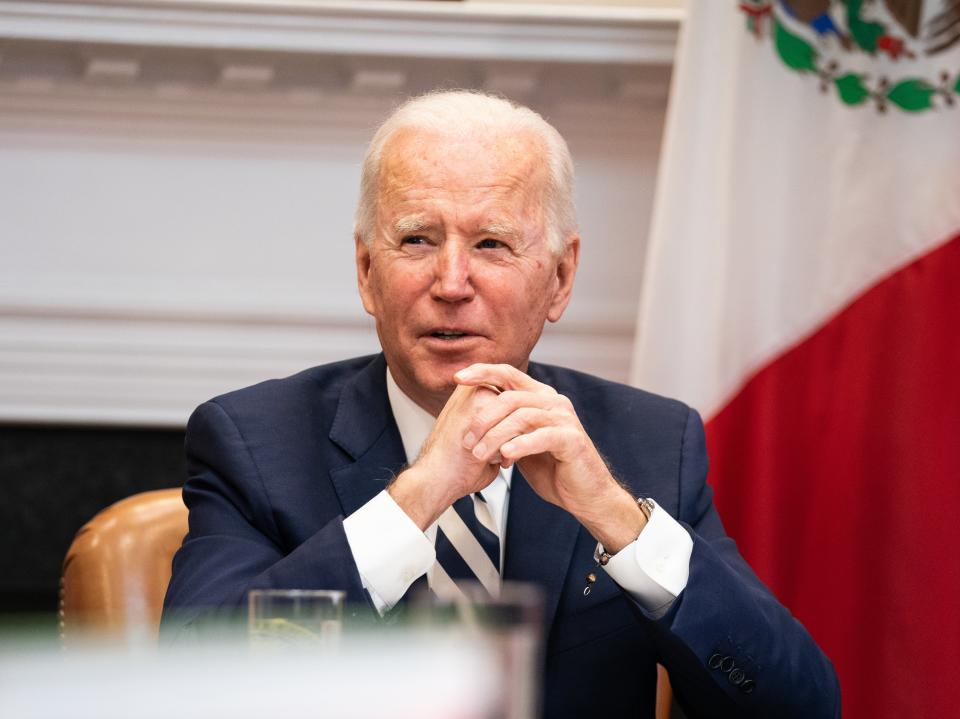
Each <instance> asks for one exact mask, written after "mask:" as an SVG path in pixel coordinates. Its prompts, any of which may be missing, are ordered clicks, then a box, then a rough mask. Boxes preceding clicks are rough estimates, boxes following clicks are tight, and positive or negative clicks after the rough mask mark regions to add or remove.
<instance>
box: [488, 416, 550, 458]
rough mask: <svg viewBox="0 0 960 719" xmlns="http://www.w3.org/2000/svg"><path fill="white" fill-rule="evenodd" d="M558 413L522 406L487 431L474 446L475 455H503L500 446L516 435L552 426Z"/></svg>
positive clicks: (489, 456)
mask: <svg viewBox="0 0 960 719" xmlns="http://www.w3.org/2000/svg"><path fill="white" fill-rule="evenodd" d="M556 421H557V415H554V414H551V413H550V411H549V410H544V409H538V408H534V407H521V408H519V409H518V410H516V411H515V412H511V413H510V414H509V415H508V416H507V417H505V418H504V419H503V421H501V422H498V423H497V424H496V425H494V426H493V427H491V428H490V431H488V432H486V433H485V434H484V435H483V436H482V437H480V439H479V441H478V442H477V444H476V445H475V446H474V448H473V456H474V457H476V458H477V459H479V460H483V461H488V462H489V461H492V460H493V457H495V456H501V457H502V453H501V451H500V446H501V445H502V444H504V443H505V442H509V441H510V440H512V439H513V438H514V437H517V436H519V435H522V434H527V433H530V432H533V431H535V430H536V429H538V428H540V427H546V426H552V425H553V424H554V423H556Z"/></svg>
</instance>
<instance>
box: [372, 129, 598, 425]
mask: <svg viewBox="0 0 960 719" xmlns="http://www.w3.org/2000/svg"><path fill="white" fill-rule="evenodd" d="M546 173H547V169H546V166H545V162H544V161H543V159H542V153H541V151H540V145H539V141H538V140H536V139H535V138H534V137H533V136H530V135H527V134H522V135H506V134H498V135H496V136H488V137H472V138H464V137H451V136H446V135H441V134H436V133H430V132H426V131H422V130H412V129H408V130H400V131H399V132H397V134H395V135H394V136H393V138H392V139H391V140H390V141H389V143H388V144H387V146H386V148H385V149H384V153H383V159H382V162H381V168H380V177H379V184H378V188H379V192H378V205H377V220H376V226H375V228H374V233H373V235H374V236H373V237H372V239H371V242H370V246H369V247H367V246H365V245H364V244H363V243H362V242H361V241H360V239H359V238H357V275H358V282H359V286H360V296H361V298H362V300H363V306H364V308H365V309H366V310H367V312H369V313H370V314H371V315H373V317H374V318H375V319H376V324H377V334H378V335H379V338H380V344H381V345H382V347H383V351H384V354H385V355H386V358H387V364H388V365H389V367H390V371H391V374H393V377H394V379H395V380H396V381H397V384H398V385H399V386H400V388H401V389H402V390H403V391H404V392H405V393H406V394H407V395H409V396H410V397H411V398H413V399H414V401H416V402H417V403H418V404H419V405H420V406H422V407H424V408H425V409H427V410H428V411H430V412H433V413H434V414H437V413H439V411H440V409H441V408H442V407H443V405H444V403H445V402H446V400H447V398H448V397H449V395H450V393H451V392H452V391H453V389H454V386H455V384H454V381H453V375H454V373H455V372H457V370H460V369H462V368H463V367H466V366H468V365H471V364H473V363H475V362H488V363H507V364H511V365H513V366H514V367H518V368H519V369H522V370H526V367H527V359H528V357H529V356H530V352H531V350H532V349H533V346H534V345H535V344H536V343H537V340H538V339H539V337H540V333H541V331H542V330H543V324H544V322H545V321H546V320H550V321H552V322H556V321H557V320H558V319H560V316H561V315H562V314H563V311H564V309H565V308H566V306H567V302H568V301H569V299H570V291H571V289H572V286H573V277H574V274H575V273H576V267H577V259H578V253H579V238H577V237H576V236H573V237H571V238H568V242H567V246H566V249H565V250H564V251H563V252H562V253H560V254H559V255H557V254H556V253H555V252H554V251H552V249H551V247H550V246H549V244H548V240H547V234H546V227H545V223H544V211H543V209H544V197H543V188H544V180H545V178H546Z"/></svg>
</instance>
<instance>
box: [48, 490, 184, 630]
mask: <svg viewBox="0 0 960 719" xmlns="http://www.w3.org/2000/svg"><path fill="white" fill-rule="evenodd" d="M186 533H187V508H186V507H185V506H184V504H183V500H182V499H181V496H180V490H179V489H161V490H158V491H155V492H143V493H142V494H135V495H133V496H132V497H128V498H126V499H123V500H120V501H119V502H117V503H116V504H113V505H111V506H110V507H107V508H106V509H105V510H103V511H102V512H100V513H99V514H97V515H96V516H95V517H94V518H93V519H91V520H90V521H89V522H87V523H86V524H85V525H84V526H83V527H82V528H81V529H80V531H79V532H77V536H76V537H75V538H74V540H73V544H71V545H70V549H69V551H68V552H67V556H66V559H64V562H63V574H62V576H61V578H60V611H59V614H60V636H61V638H62V639H63V642H64V644H65V645H66V646H69V645H70V644H71V643H72V642H75V641H77V640H80V639H84V638H97V639H109V640H112V641H116V642H120V643H124V644H140V643H143V642H148V643H149V642H155V641H156V639H157V634H158V630H159V627H160V612H161V610H162V608H163V595H164V594H165V593H166V591H167V584H169V582H170V563H171V560H172V559H173V555H174V553H175V552H176V551H177V549H178V548H179V547H180V543H181V542H182V541H183V537H184V535H185V534H186Z"/></svg>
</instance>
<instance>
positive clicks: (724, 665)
mask: <svg viewBox="0 0 960 719" xmlns="http://www.w3.org/2000/svg"><path fill="white" fill-rule="evenodd" d="M733 667H734V661H733V657H724V658H723V661H722V662H720V671H721V672H723V673H724V674H729V673H730V670H731V669H733Z"/></svg>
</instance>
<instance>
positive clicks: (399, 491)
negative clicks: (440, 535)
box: [387, 464, 456, 532]
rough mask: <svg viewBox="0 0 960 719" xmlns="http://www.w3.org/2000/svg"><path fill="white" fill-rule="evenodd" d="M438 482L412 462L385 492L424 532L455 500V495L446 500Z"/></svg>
mask: <svg viewBox="0 0 960 719" xmlns="http://www.w3.org/2000/svg"><path fill="white" fill-rule="evenodd" d="M439 484H440V483H438V482H432V481H431V480H430V477H429V476H428V475H427V474H426V473H425V472H423V470H422V469H421V468H420V467H418V466H417V465H416V464H414V465H413V466H412V467H409V468H408V469H406V470H404V471H403V472H401V473H400V474H399V475H398V476H397V478H396V479H395V480H394V481H393V482H391V483H390V486H388V487H387V492H388V493H389V494H390V496H391V497H392V498H393V501H394V502H396V503H397V506H399V507H400V509H402V510H403V511H404V512H405V513H406V515H407V516H408V517H410V519H411V520H412V521H413V523H414V524H416V525H417V527H419V528H420V531H421V532H425V531H426V530H427V527H429V526H430V525H431V524H433V523H434V522H436V521H437V519H439V517H440V515H441V514H443V512H444V510H446V508H447V507H449V506H450V505H451V504H453V502H454V501H455V500H456V497H454V498H453V499H449V500H448V498H447V497H446V495H445V492H443V491H442V490H443V487H441V486H439Z"/></svg>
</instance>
